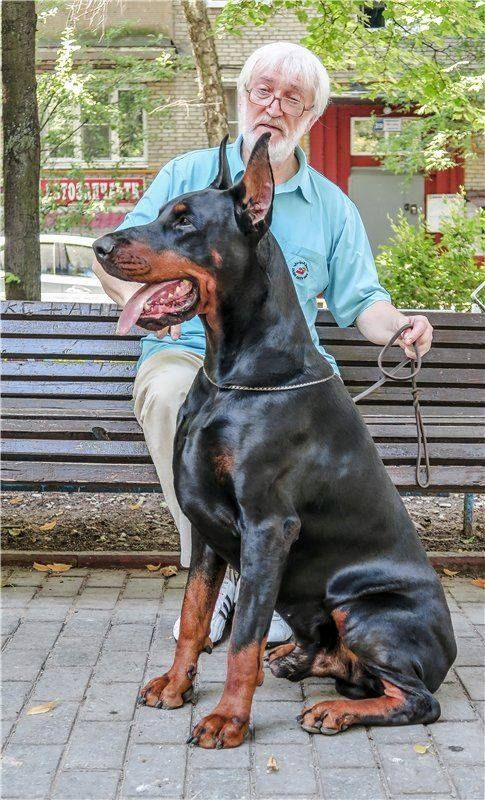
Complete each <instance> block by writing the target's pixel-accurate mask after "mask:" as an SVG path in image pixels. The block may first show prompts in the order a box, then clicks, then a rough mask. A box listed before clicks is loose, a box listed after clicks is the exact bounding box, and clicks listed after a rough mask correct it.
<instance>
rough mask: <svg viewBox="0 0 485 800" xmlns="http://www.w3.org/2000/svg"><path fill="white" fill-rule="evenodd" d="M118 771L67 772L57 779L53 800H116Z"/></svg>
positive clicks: (60, 774)
mask: <svg viewBox="0 0 485 800" xmlns="http://www.w3.org/2000/svg"><path fill="white" fill-rule="evenodd" d="M119 780H120V773H119V772H118V770H102V771H101V770H96V771H94V770H93V771H91V772H90V771H88V770H83V771H80V770H71V769H70V770H65V771H63V772H61V773H59V775H58V776H57V778H56V782H55V784H54V789H53V792H52V800H115V797H116V790H117V788H118V783H119Z"/></svg>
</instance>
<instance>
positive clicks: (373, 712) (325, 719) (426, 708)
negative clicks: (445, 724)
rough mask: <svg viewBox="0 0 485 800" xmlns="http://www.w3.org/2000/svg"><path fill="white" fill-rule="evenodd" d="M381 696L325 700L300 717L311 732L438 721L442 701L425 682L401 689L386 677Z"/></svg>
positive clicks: (326, 732) (335, 731) (304, 727)
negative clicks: (421, 684) (429, 689)
mask: <svg viewBox="0 0 485 800" xmlns="http://www.w3.org/2000/svg"><path fill="white" fill-rule="evenodd" d="M382 688H383V694H382V695H381V696H380V697H372V698H366V699H363V700H324V701H322V702H321V703H316V704H315V705H314V706H312V708H308V709H305V710H304V711H303V713H302V714H301V716H300V717H299V718H298V719H299V721H300V722H301V726H302V728H303V729H304V730H306V731H308V732H309V733H323V734H327V735H331V734H335V733H340V732H341V731H345V730H347V728H348V727H350V726H351V725H412V724H418V723H429V722H435V720H437V719H438V717H439V715H440V705H439V703H438V701H437V700H436V699H435V698H434V697H433V695H432V694H431V693H430V692H428V690H427V689H426V687H425V686H424V685H423V686H422V687H421V688H420V689H417V688H413V689H412V690H411V689H401V688H400V687H399V686H396V685H395V684H393V683H391V682H390V681H386V680H383V681H382Z"/></svg>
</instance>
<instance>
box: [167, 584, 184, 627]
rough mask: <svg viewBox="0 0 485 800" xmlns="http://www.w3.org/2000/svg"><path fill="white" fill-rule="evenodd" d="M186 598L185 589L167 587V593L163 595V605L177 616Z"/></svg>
mask: <svg viewBox="0 0 485 800" xmlns="http://www.w3.org/2000/svg"><path fill="white" fill-rule="evenodd" d="M183 599H184V590H183V589H170V587H169V588H168V589H167V591H166V592H165V594H164V595H163V604H162V605H163V607H164V608H165V610H166V611H167V612H168V611H170V612H171V613H173V614H174V620H175V617H176V616H178V614H180V609H181V608H182V601H183Z"/></svg>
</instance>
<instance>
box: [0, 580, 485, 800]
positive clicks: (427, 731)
mask: <svg viewBox="0 0 485 800" xmlns="http://www.w3.org/2000/svg"><path fill="white" fill-rule="evenodd" d="M445 581H446V586H447V592H448V601H449V604H450V607H451V610H452V613H453V618H454V623H455V631H456V635H457V637H458V644H459V656H458V659H457V662H456V664H455V666H454V669H453V670H452V671H451V672H450V674H449V676H448V678H447V681H446V683H445V684H444V685H443V686H442V687H441V689H440V690H439V693H438V697H439V700H440V702H441V706H442V711H443V713H442V718H441V720H440V721H439V722H437V723H436V724H434V725H432V726H430V727H424V726H410V727H404V728H371V729H369V730H364V729H357V728H354V729H352V730H349V731H347V732H346V733H343V734H341V735H339V736H334V737H324V736H318V735H317V736H310V735H308V734H307V733H305V732H303V731H302V730H301V729H300V727H299V725H298V723H297V722H296V721H295V717H296V716H297V714H298V713H299V710H300V708H301V706H302V702H306V703H308V702H311V701H316V700H317V699H321V698H322V697H323V695H327V696H329V695H332V694H334V692H333V688H332V684H331V683H330V682H324V681H321V680H320V681H317V680H307V681H304V682H303V684H291V683H289V682H286V681H284V680H277V679H275V678H274V677H273V676H272V675H271V673H268V674H267V675H266V680H265V683H264V685H263V686H262V687H260V688H259V689H258V690H257V693H256V701H255V704H254V709H253V711H254V713H253V724H252V729H251V736H250V740H249V741H248V742H247V743H246V744H245V745H243V746H242V747H240V748H237V749H235V750H212V751H207V750H200V749H198V748H192V747H188V746H186V745H185V744H184V742H185V739H186V737H187V735H188V733H189V731H190V728H191V724H192V723H193V721H194V720H197V719H198V718H199V717H200V716H201V715H202V714H203V713H206V712H207V711H208V710H210V708H211V707H212V706H213V705H214V704H215V702H216V699H217V698H218V696H219V694H220V691H221V687H222V681H223V679H224V675H225V663H224V662H225V652H224V651H225V649H226V648H227V644H226V645H224V644H223V645H222V647H221V646H219V647H217V648H216V650H215V652H214V653H213V655H212V656H207V655H203V657H202V659H201V668H200V672H199V677H198V686H197V692H196V698H197V702H196V703H195V705H194V706H192V705H188V706H185V707H184V708H183V709H179V710H177V711H171V712H167V711H159V710H155V709H151V708H146V707H138V708H136V707H135V699H136V695H137V692H138V688H139V686H140V685H141V684H142V682H143V681H145V680H146V679H147V678H148V677H153V676H154V675H157V674H160V670H162V671H164V669H163V668H166V667H167V666H169V664H170V660H171V654H172V652H173V640H172V638H171V627H172V622H173V619H174V617H175V615H176V614H177V612H178V609H179V607H180V603H181V597H182V593H183V583H184V575H183V574H180V575H177V576H175V577H174V578H171V579H169V580H168V581H167V580H163V579H161V577H160V576H157V575H156V574H153V573H150V572H148V571H140V570H138V571H123V570H112V571H108V570H106V571H96V570H85V569H72V570H70V571H69V572H68V573H64V574H61V575H51V576H46V575H45V573H38V572H33V571H30V570H20V569H16V570H7V571H6V572H5V577H4V584H6V585H5V588H4V589H3V606H4V610H3V618H2V625H3V627H4V631H3V632H4V633H5V637H4V644H3V647H4V650H3V680H4V700H3V712H4V718H5V719H4V723H3V736H4V739H5V740H6V747H5V750H4V755H3V789H2V797H3V798H4V800H7V799H8V798H21V799H22V800H30V798H52V800H73V799H74V798H76V799H78V800H111V798H186V799H187V800H188V799H189V798H190V799H191V800H195V799H196V798H197V800H210V798H217V800H226V798H227V799H229V798H247V799H248V800H256V798H258V799H259V798H272V799H273V800H274V799H275V798H278V800H279V799H280V798H285V799H287V800H288V799H291V798H294V799H295V800H296V798H298V800H302V799H304V798H308V800H309V799H310V798H312V799H314V798H324V800H379V799H380V798H387V799H388V800H389V798H392V799H393V800H405V798H407V800H410V799H411V798H412V799H413V800H417V798H420V799H421V800H431V798H433V800H444V799H445V798H446V799H447V800H448V798H462V800H475V798H477V800H478V799H479V800H482V799H483V797H484V785H483V770H482V768H481V767H480V761H481V759H482V756H483V752H482V748H483V738H482V737H483V713H484V711H483V709H484V681H483V672H482V671H481V669H480V666H479V665H480V664H482V663H483V638H484V636H485V625H484V622H485V619H484V615H483V605H482V603H481V601H482V600H483V594H484V593H483V590H482V589H480V588H478V587H476V586H473V585H472V584H471V581H470V580H468V579H460V578H457V577H456V578H453V579H445ZM48 701H56V702H57V705H56V706H55V708H54V710H52V711H50V712H49V713H46V714H38V715H34V716H32V715H28V714H27V711H28V709H29V708H31V707H32V706H34V705H37V704H40V703H44V702H48ZM415 745H425V746H427V747H428V749H427V751H426V752H425V753H419V752H416V751H415V749H414V746H415ZM270 757H273V758H274V759H276V762H277V765H278V771H274V772H268V769H267V763H268V759H270Z"/></svg>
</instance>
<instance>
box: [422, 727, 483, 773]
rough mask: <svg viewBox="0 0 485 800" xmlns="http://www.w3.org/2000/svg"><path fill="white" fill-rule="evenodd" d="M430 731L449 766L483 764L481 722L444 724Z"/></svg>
mask: <svg viewBox="0 0 485 800" xmlns="http://www.w3.org/2000/svg"><path fill="white" fill-rule="evenodd" d="M430 730H431V733H432V735H433V739H434V740H435V742H436V747H437V749H438V750H439V751H440V753H441V756H442V758H443V761H444V762H445V763H446V764H447V765H452V764H482V763H483V725H482V723H481V722H443V723H441V724H440V725H432V726H431V728H430Z"/></svg>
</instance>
